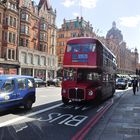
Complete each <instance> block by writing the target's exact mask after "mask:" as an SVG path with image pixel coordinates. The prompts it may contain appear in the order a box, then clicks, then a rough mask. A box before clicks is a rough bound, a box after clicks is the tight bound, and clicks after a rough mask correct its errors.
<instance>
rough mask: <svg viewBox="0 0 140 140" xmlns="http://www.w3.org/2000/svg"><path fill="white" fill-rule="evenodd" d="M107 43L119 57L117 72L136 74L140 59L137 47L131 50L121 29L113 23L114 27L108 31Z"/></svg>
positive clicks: (117, 57)
mask: <svg viewBox="0 0 140 140" xmlns="http://www.w3.org/2000/svg"><path fill="white" fill-rule="evenodd" d="M105 44H106V46H107V47H109V49H110V50H111V51H112V52H113V53H114V54H115V56H116V59H117V73H124V74H135V73H136V67H137V64H138V60H139V54H138V51H137V49H136V48H135V49H134V50H130V49H129V47H128V46H127V44H126V42H124V41H123V35H122V33H121V31H120V30H119V29H118V28H117V27H116V23H115V22H113V23H112V28H111V29H110V30H109V31H108V32H107V35H106V39H105Z"/></svg>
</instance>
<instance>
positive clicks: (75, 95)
mask: <svg viewBox="0 0 140 140" xmlns="http://www.w3.org/2000/svg"><path fill="white" fill-rule="evenodd" d="M69 98H70V99H81V100H83V99H84V89H79V88H72V89H69Z"/></svg>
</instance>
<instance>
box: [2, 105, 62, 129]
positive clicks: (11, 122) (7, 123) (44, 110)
mask: <svg viewBox="0 0 140 140" xmlns="http://www.w3.org/2000/svg"><path fill="white" fill-rule="evenodd" d="M62 104H63V103H61V104H57V105H54V106H51V107H48V108H46V109H42V110H39V111H36V112H33V113H30V114H28V115H25V116H21V117H17V118H15V119H12V120H9V121H6V122H3V123H0V128H1V127H4V126H7V125H10V124H13V123H15V122H18V121H21V120H24V119H27V118H29V117H32V116H34V115H37V114H41V113H43V112H46V111H49V110H52V109H54V108H57V107H59V106H61V105H62Z"/></svg>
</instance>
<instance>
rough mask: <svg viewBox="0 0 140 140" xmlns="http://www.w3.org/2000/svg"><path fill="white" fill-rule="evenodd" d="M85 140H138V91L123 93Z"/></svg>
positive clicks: (139, 136)
mask: <svg viewBox="0 0 140 140" xmlns="http://www.w3.org/2000/svg"><path fill="white" fill-rule="evenodd" d="M85 139H88V140H140V89H139V91H138V92H136V95H133V92H132V89H130V90H127V91H125V92H124V94H122V95H121V97H120V98H119V99H118V100H117V101H116V102H114V105H113V106H112V107H111V108H110V109H109V110H108V111H107V113H105V115H104V116H103V117H102V118H101V120H100V121H99V122H98V123H97V124H96V126H95V127H94V129H92V130H91V131H90V133H89V134H88V137H87V138H85Z"/></svg>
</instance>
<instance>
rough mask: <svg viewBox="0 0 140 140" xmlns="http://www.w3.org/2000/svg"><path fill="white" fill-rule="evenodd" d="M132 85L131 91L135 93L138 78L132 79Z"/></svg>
mask: <svg viewBox="0 0 140 140" xmlns="http://www.w3.org/2000/svg"><path fill="white" fill-rule="evenodd" d="M132 85H133V93H134V95H135V94H136V89H137V91H138V80H137V79H136V78H134V80H133V81H132Z"/></svg>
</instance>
